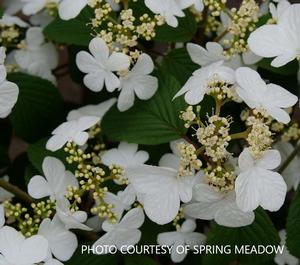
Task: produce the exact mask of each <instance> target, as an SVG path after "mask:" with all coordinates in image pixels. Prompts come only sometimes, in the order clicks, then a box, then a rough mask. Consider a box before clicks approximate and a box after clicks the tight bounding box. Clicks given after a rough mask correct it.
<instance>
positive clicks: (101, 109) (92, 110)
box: [67, 98, 117, 123]
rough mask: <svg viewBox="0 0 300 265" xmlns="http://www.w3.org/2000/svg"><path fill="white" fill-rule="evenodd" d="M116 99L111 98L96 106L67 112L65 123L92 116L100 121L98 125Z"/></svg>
mask: <svg viewBox="0 0 300 265" xmlns="http://www.w3.org/2000/svg"><path fill="white" fill-rule="evenodd" d="M116 101H117V99H116V98H111V99H109V100H106V101H104V102H101V103H100V104H98V105H88V106H84V107H82V108H79V109H77V110H72V111H70V112H69V114H68V117H67V121H72V120H78V119H80V118H82V117H84V116H94V117H98V118H99V119H100V121H99V122H100V123H101V121H102V119H103V117H104V115H105V114H106V112H107V111H108V110H109V109H110V108H111V107H112V106H113V105H114V104H115V103H116Z"/></svg>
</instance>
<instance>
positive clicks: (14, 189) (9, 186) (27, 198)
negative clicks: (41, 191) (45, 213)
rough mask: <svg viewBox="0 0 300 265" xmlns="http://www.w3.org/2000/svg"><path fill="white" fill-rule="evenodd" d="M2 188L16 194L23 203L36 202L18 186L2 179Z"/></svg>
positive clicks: (0, 183)
mask: <svg viewBox="0 0 300 265" xmlns="http://www.w3.org/2000/svg"><path fill="white" fill-rule="evenodd" d="M0 187H2V188H3V189H5V190H7V191H9V192H10V193H12V194H14V195H15V196H16V197H18V198H19V199H21V200H22V201H25V202H27V203H29V204H31V203H33V202H34V199H33V198H31V197H30V196H29V195H28V194H27V193H26V192H24V191H22V190H21V189H20V188H18V187H17V186H15V185H12V184H11V183H9V182H7V181H5V180H4V179H0Z"/></svg>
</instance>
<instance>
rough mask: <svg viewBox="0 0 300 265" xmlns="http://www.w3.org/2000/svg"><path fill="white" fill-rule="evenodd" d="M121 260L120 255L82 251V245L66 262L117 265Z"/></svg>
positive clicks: (72, 263) (88, 264)
mask: <svg viewBox="0 0 300 265" xmlns="http://www.w3.org/2000/svg"><path fill="white" fill-rule="evenodd" d="M119 261H120V256H119V255H117V254H116V255H93V254H92V253H91V254H88V253H86V252H84V253H81V247H79V248H78V249H77V251H76V252H75V254H74V255H73V257H72V258H71V259H70V260H69V261H67V262H65V263H64V264H65V265H117V264H118V263H119Z"/></svg>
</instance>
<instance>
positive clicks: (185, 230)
mask: <svg viewBox="0 0 300 265" xmlns="http://www.w3.org/2000/svg"><path fill="white" fill-rule="evenodd" d="M195 229H196V222H195V221H194V220H191V219H188V220H186V221H184V223H183V224H182V225H181V227H180V229H178V230H177V231H176V232H165V233H160V234H159V235H158V238H157V243H158V244H159V245H165V246H172V252H171V259H172V261H173V262H176V263H177V262H182V261H183V260H184V258H185V257H186V255H187V253H185V252H183V253H181V252H180V253H179V251H178V249H177V247H178V246H189V247H190V248H193V247H194V246H200V245H202V244H204V242H205V240H206V236H205V235H203V234H201V233H197V232H194V231H195Z"/></svg>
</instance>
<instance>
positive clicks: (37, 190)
mask: <svg viewBox="0 0 300 265" xmlns="http://www.w3.org/2000/svg"><path fill="white" fill-rule="evenodd" d="M43 172H44V174H45V178H46V179H45V178H44V177H42V176H34V177H32V178H31V179H30V181H29V183H28V193H29V195H30V196H31V197H33V198H35V199H41V198H44V197H48V196H50V199H51V200H57V199H58V198H60V197H62V196H65V195H66V194H67V188H68V186H72V187H73V186H75V187H78V182H77V179H76V178H75V176H74V175H73V174H72V173H71V172H70V171H66V169H65V166H64V164H63V163H62V162H61V161H59V160H58V159H57V158H54V157H46V158H45V159H44V161H43Z"/></svg>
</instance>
